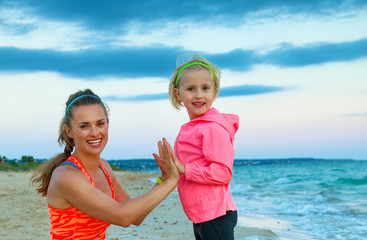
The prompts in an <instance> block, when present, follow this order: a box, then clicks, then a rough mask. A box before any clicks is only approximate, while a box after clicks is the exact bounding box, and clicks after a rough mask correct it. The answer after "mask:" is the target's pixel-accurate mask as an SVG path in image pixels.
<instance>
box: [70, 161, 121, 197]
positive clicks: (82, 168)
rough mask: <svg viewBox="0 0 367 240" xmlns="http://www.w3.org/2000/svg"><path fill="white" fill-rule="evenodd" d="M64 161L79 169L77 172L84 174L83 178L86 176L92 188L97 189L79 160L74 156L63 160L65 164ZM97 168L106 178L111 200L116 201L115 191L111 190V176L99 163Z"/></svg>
mask: <svg viewBox="0 0 367 240" xmlns="http://www.w3.org/2000/svg"><path fill="white" fill-rule="evenodd" d="M66 161H70V162H72V163H74V164H75V165H76V166H77V167H78V168H79V170H80V171H81V172H82V173H83V174H84V176H86V177H87V178H88V180H89V182H90V183H91V184H92V186H93V187H95V188H97V185H96V184H95V182H94V181H93V179H92V177H91V176H90V175H89V173H88V171H87V170H86V169H85V168H84V166H83V165H82V163H81V162H80V161H79V159H77V158H76V157H74V156H70V157H68V158H67V159H66V160H65V162H66ZM99 167H100V168H101V170H102V171H103V173H104V175H105V176H106V178H107V181H108V184H109V185H110V189H111V193H112V199H114V200H116V196H115V191H114V189H113V183H112V178H111V175H110V174H109V173H108V171H107V169H106V168H105V167H104V166H103V164H102V163H101V162H99Z"/></svg>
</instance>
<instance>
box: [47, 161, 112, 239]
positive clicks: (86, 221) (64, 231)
mask: <svg viewBox="0 0 367 240" xmlns="http://www.w3.org/2000/svg"><path fill="white" fill-rule="evenodd" d="M65 164H68V165H72V166H74V167H76V168H78V169H79V170H80V171H81V172H82V173H83V174H84V175H85V176H86V177H87V178H88V180H89V181H90V183H91V184H92V185H93V186H94V187H95V188H97V186H96V184H95V183H94V181H93V179H92V177H91V176H90V175H89V173H88V172H87V170H86V169H85V168H84V167H83V165H82V164H81V163H80V161H79V160H78V159H77V158H75V157H73V156H70V157H69V158H68V159H66V160H65V162H64V163H63V164H62V165H65ZM99 167H100V168H101V169H102V171H103V173H104V174H105V176H106V178H107V180H108V183H109V185H110V188H111V192H112V198H113V199H114V200H115V199H116V196H115V192H114V190H113V186H112V179H111V176H110V174H109V173H108V171H107V170H106V169H105V167H104V166H103V164H102V163H101V162H100V163H99ZM48 209H49V212H50V223H51V229H50V235H51V239H52V240H53V239H55V240H56V239H57V240H59V239H63V240H71V239H78V240H79V239H84V240H92V239H93V240H94V239H95V240H102V239H105V237H106V229H107V227H109V226H110V225H111V224H110V223H107V222H103V221H101V220H98V219H96V218H93V217H91V216H89V215H87V214H85V213H84V212H82V211H80V210H79V209H78V208H76V207H72V208H67V209H56V208H53V207H50V206H48Z"/></svg>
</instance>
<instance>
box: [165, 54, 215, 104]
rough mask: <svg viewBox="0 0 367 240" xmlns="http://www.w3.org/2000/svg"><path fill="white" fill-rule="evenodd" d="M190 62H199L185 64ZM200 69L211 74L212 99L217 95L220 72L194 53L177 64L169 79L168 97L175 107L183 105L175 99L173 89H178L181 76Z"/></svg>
mask: <svg viewBox="0 0 367 240" xmlns="http://www.w3.org/2000/svg"><path fill="white" fill-rule="evenodd" d="M190 63H199V64H193V65H189V66H186V65H188V64H190ZM201 63H202V64H204V65H207V66H208V67H209V68H210V69H208V68H207V67H205V66H204V65H202V64H201ZM201 69H206V70H208V71H209V73H210V75H213V81H214V99H215V98H216V97H217V96H218V94H219V87H220V74H221V72H220V70H219V69H218V68H217V67H216V66H215V65H214V64H213V63H211V62H209V61H208V60H206V59H205V58H203V57H201V56H199V55H194V56H192V59H191V60H189V61H186V62H184V63H183V64H181V65H179V66H178V67H177V68H176V70H175V71H174V72H173V73H172V76H171V81H170V82H169V86H168V97H169V100H170V102H171V104H172V106H173V107H174V108H175V109H177V110H180V109H181V107H182V106H183V104H182V102H181V101H179V100H178V99H177V96H176V93H175V89H178V88H179V87H180V82H181V79H182V76H183V75H184V73H185V72H188V71H193V70H201ZM179 74H180V75H179ZM178 75H179V76H178ZM177 77H178V79H177Z"/></svg>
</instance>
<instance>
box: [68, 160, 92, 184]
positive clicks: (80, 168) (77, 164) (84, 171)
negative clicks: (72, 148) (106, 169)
mask: <svg viewBox="0 0 367 240" xmlns="http://www.w3.org/2000/svg"><path fill="white" fill-rule="evenodd" d="M65 161H70V162H72V163H74V164H75V165H76V166H77V167H78V168H79V170H80V171H81V172H82V173H83V174H84V176H86V177H87V178H88V180H89V182H90V183H91V184H92V185H93V187H95V188H97V185H96V184H95V182H94V181H93V179H92V177H91V176H90V175H89V173H88V171H87V170H86V169H85V168H84V166H83V165H82V163H81V162H80V161H79V159H77V158H76V157H74V156H70V157H68V159H66V160H65Z"/></svg>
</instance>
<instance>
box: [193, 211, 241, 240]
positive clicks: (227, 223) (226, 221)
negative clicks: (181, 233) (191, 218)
mask: <svg viewBox="0 0 367 240" xmlns="http://www.w3.org/2000/svg"><path fill="white" fill-rule="evenodd" d="M236 224H237V211H228V212H227V214H226V215H224V216H221V217H218V218H216V219H213V220H210V221H207V222H202V223H197V224H194V234H195V239H196V240H234V227H235V226H236Z"/></svg>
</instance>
